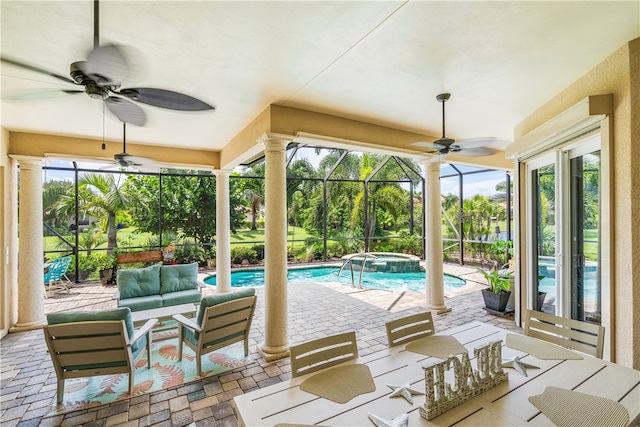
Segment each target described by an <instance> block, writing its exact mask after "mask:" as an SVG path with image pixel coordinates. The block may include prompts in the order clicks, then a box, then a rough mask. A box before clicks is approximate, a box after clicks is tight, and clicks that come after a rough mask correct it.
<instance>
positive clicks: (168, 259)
mask: <svg viewBox="0 0 640 427" xmlns="http://www.w3.org/2000/svg"><path fill="white" fill-rule="evenodd" d="M175 254H176V245H175V244H174V243H170V244H168V245H167V246H165V248H164V249H162V258H163V259H164V263H165V264H171V263H172V262H173V257H174V255H175Z"/></svg>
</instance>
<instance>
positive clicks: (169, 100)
mask: <svg viewBox="0 0 640 427" xmlns="http://www.w3.org/2000/svg"><path fill="white" fill-rule="evenodd" d="M93 12H94V37H93V47H94V48H93V50H92V51H91V52H90V53H89V56H88V57H87V60H86V61H77V62H73V63H71V66H70V77H71V78H69V77H66V76H63V75H60V74H57V73H54V72H51V71H48V70H45V69H43V68H40V67H37V66H34V65H30V64H25V63H23V62H20V61H18V60H16V59H11V58H7V57H4V56H3V57H1V58H0V59H1V60H2V62H5V63H7V64H11V65H15V66H17V67H20V68H24V69H27V70H31V71H35V72H37V73H41V74H45V75H48V76H50V77H54V78H56V79H58V80H62V81H64V82H66V83H70V84H73V85H76V86H83V89H80V90H78V89H64V90H62V92H64V93H68V94H77V93H83V92H84V93H86V94H87V95H89V97H90V98H93V99H96V100H101V101H103V102H104V103H105V104H106V106H107V108H108V109H109V111H111V113H113V114H114V115H115V116H116V117H117V118H118V120H120V121H121V122H123V123H131V124H134V125H137V126H144V124H145V123H146V120H147V116H146V114H145V112H144V110H142V108H140V107H139V106H138V105H137V104H136V103H135V102H140V103H143V104H148V105H153V106H156V107H161V108H166V109H169V110H179V111H206V110H214V107H213V106H211V105H209V104H207V103H206V102H204V101H201V100H199V99H197V98H194V97H192V96H189V95H185V94H183V93H179V92H174V91H171V90H166V89H157V88H148V87H133V88H126V89H121V86H122V82H123V80H125V79H126V77H127V76H128V73H129V65H128V62H129V61H127V58H126V57H125V55H124V53H123V48H122V47H121V46H117V45H112V44H110V45H105V46H100V43H99V1H98V0H94V7H93ZM132 101H135V102H132Z"/></svg>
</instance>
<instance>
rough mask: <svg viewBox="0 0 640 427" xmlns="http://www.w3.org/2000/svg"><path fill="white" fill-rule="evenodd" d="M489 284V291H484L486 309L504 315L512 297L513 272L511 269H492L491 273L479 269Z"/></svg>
mask: <svg viewBox="0 0 640 427" xmlns="http://www.w3.org/2000/svg"><path fill="white" fill-rule="evenodd" d="M478 271H479V272H480V273H482V275H483V276H484V278H485V279H486V280H487V282H488V284H489V288H488V289H482V297H483V298H484V305H485V309H486V310H488V311H490V312H495V313H503V314H504V312H505V308H506V306H507V301H509V296H511V278H512V277H513V271H512V270H509V269H498V268H492V269H491V270H489V271H485V270H482V269H478Z"/></svg>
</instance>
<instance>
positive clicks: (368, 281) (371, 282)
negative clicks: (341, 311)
mask: <svg viewBox="0 0 640 427" xmlns="http://www.w3.org/2000/svg"><path fill="white" fill-rule="evenodd" d="M339 271H340V268H339V267H307V268H295V269H289V272H288V274H287V278H288V282H289V283H309V282H313V283H339V284H342V285H349V286H351V272H350V271H348V270H344V271H343V272H342V274H340V277H338V272H339ZM354 279H355V282H356V286H358V282H359V280H360V273H359V272H354ZM425 281H426V279H425V273H423V272H422V273H373V272H365V273H364V276H363V277H362V286H363V287H367V288H373V289H389V290H410V291H424V290H425ZM204 282H205V283H206V284H207V285H212V286H215V284H216V277H215V276H209V277H207V278H206V279H205V280H204ZM466 284H467V282H466V281H465V280H464V279H461V278H460V277H457V276H451V275H449V274H445V275H444V290H445V291H449V290H454V289H459V288H461V287H463V286H465V285H466ZM231 286H232V287H234V288H240V287H247V286H264V270H262V269H252V270H243V271H233V272H231Z"/></svg>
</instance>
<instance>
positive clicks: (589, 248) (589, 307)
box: [569, 151, 601, 323]
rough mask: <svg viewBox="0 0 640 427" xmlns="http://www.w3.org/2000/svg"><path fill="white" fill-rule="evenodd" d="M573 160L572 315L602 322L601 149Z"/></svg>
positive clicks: (571, 174) (571, 170) (571, 171)
mask: <svg viewBox="0 0 640 427" xmlns="http://www.w3.org/2000/svg"><path fill="white" fill-rule="evenodd" d="M569 164H570V176H571V178H570V180H571V181H570V206H571V216H570V217H571V224H570V230H571V238H570V242H571V318H573V319H576V320H588V321H593V322H596V323H600V322H601V280H600V277H601V273H600V271H601V269H600V152H599V151H595V152H592V153H589V154H585V155H578V156H576V157H572V158H571V159H570V160H569Z"/></svg>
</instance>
